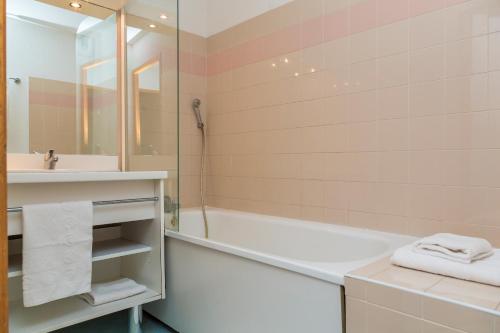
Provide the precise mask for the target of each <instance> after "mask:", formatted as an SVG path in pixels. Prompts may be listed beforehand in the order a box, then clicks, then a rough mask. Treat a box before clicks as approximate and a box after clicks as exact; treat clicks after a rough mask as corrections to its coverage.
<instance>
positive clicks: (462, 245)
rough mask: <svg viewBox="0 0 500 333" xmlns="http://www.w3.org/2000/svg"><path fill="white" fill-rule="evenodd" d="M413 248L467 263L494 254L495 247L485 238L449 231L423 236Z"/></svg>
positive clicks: (416, 250)
mask: <svg viewBox="0 0 500 333" xmlns="http://www.w3.org/2000/svg"><path fill="white" fill-rule="evenodd" d="M413 250H414V251H415V252H417V253H420V254H427V255H431V256H436V257H440V258H443V259H448V260H453V261H457V262H461V263H465V264H470V263H471V262H473V261H476V260H480V259H483V258H486V257H489V256H491V255H492V254H493V247H492V246H491V244H490V243H489V242H488V241H487V240H485V239H482V238H474V237H466V236H460V235H454V234H447V233H441V234H435V235H433V236H430V237H425V238H422V239H420V240H418V241H416V242H415V243H414V248H413Z"/></svg>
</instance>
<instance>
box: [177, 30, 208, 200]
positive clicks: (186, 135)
mask: <svg viewBox="0 0 500 333" xmlns="http://www.w3.org/2000/svg"><path fill="white" fill-rule="evenodd" d="M179 38H180V49H179V50H180V53H179V57H180V64H179V65H180V78H179V84H180V96H179V103H180V111H179V120H180V138H179V142H180V166H179V168H180V170H179V175H180V193H179V195H180V203H181V206H182V207H183V208H186V207H194V206H199V205H200V160H201V132H200V130H199V129H198V128H197V127H196V125H197V122H196V117H195V115H194V113H193V110H192V108H191V103H192V101H193V99H194V98H199V99H200V100H201V101H202V104H201V110H202V114H203V116H204V119H205V120H207V117H206V113H207V112H206V111H207V105H208V103H207V102H208V101H207V76H206V71H207V69H206V54H207V39H206V38H204V37H201V36H198V35H195V34H191V33H188V32H184V31H181V33H180V36H179Z"/></svg>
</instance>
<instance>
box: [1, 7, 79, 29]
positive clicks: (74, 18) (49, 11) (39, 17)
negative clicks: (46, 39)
mask: <svg viewBox="0 0 500 333" xmlns="http://www.w3.org/2000/svg"><path fill="white" fill-rule="evenodd" d="M7 14H10V15H15V16H18V17H21V18H27V19H34V20H36V21H41V22H43V21H45V22H49V23H53V24H56V25H60V26H64V27H67V28H71V29H72V30H75V31H76V30H77V29H78V27H79V26H80V23H82V22H83V20H85V19H86V18H87V16H85V15H81V14H78V13H75V12H72V11H70V10H65V9H62V8H58V7H55V6H50V5H47V4H44V3H41V2H38V1H35V0H7Z"/></svg>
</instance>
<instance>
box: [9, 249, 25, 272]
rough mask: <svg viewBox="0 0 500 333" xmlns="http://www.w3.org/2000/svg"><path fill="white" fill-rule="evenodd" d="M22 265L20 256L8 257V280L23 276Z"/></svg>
mask: <svg viewBox="0 0 500 333" xmlns="http://www.w3.org/2000/svg"><path fill="white" fill-rule="evenodd" d="M22 263H23V261H22V256H21V255H20V254H13V255H11V256H9V274H8V276H9V278H13V277H16V276H21V275H23V272H22Z"/></svg>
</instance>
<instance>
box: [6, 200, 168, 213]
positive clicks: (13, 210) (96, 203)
mask: <svg viewBox="0 0 500 333" xmlns="http://www.w3.org/2000/svg"><path fill="white" fill-rule="evenodd" d="M158 200H159V198H158V197H151V198H137V199H118V200H104V201H93V202H92V205H94V206H107V205H118V204H128V203H136V202H150V201H158ZM22 211H23V207H10V208H7V213H20V212H22Z"/></svg>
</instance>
